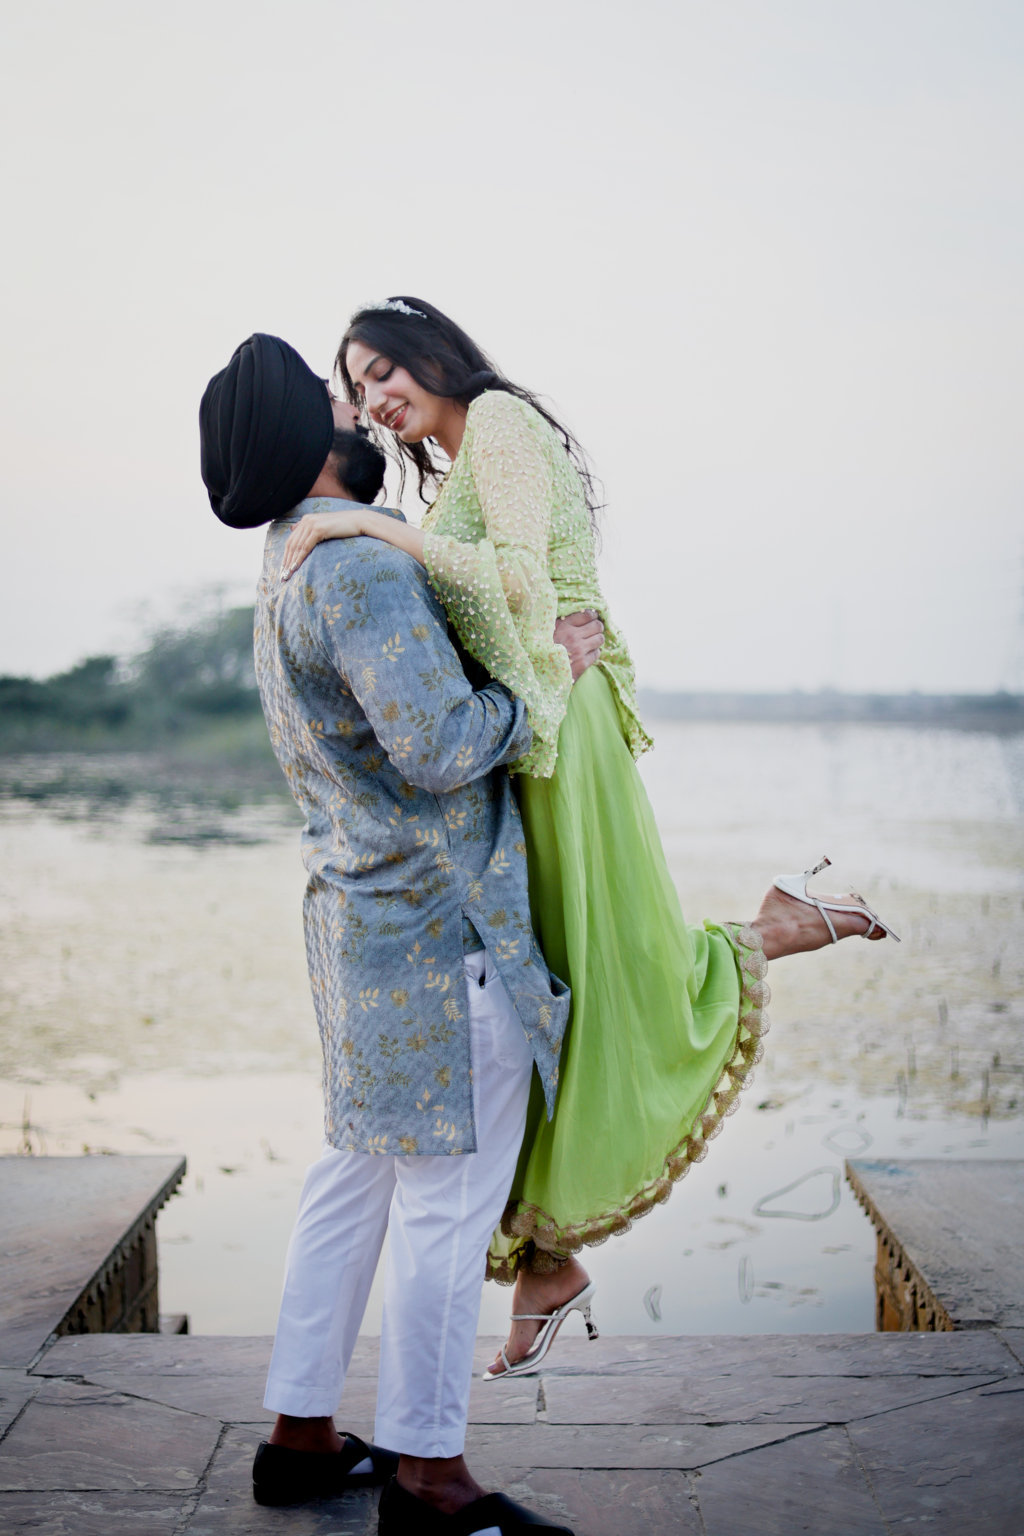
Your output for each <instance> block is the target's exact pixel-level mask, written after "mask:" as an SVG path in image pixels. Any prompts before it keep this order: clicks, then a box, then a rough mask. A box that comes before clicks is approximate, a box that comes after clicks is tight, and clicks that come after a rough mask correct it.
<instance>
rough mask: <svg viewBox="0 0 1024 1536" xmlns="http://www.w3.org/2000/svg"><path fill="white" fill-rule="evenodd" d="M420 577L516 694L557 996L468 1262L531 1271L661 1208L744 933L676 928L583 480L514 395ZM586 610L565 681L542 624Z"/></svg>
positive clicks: (488, 411)
mask: <svg viewBox="0 0 1024 1536" xmlns="http://www.w3.org/2000/svg"><path fill="white" fill-rule="evenodd" d="M423 529H424V534H425V538H424V560H425V563H426V567H427V572H428V574H429V576H430V579H431V582H432V583H433V585H434V587H435V588H436V590H437V592H438V593H439V595H440V597H441V599H442V601H443V603H444V605H445V608H446V609H447V611H448V614H449V617H450V618H451V621H452V623H453V625H454V627H455V630H456V632H457V633H458V635H459V638H460V639H461V641H462V643H463V644H464V645H465V647H466V649H467V650H468V651H470V653H471V654H472V655H473V656H475V657H476V659H477V660H478V661H479V662H480V663H481V664H482V665H483V666H485V667H486V668H487V670H488V672H490V674H491V675H492V676H493V677H495V678H497V679H498V680H499V681H500V682H502V683H504V684H505V685H506V687H508V688H509V689H510V690H511V691H512V692H513V693H516V694H518V695H519V697H521V698H522V699H523V700H524V702H525V703H526V705H527V708H528V710H529V714H530V721H531V724H532V726H533V733H534V734H533V744H532V747H531V750H530V752H529V753H528V754H527V755H526V756H525V757H523V758H521V759H520V760H519V762H518V763H516V764H515V769H516V771H517V775H518V777H517V780H516V785H517V789H518V791H519V796H520V804H521V807H522V813H523V828H524V835H525V841H526V852H527V859H528V864H529V876H530V905H531V910H532V915H533V921H534V927H535V929H536V932H537V937H538V938H539V940H540V943H541V947H542V949H543V950H544V954H545V957H546V959H547V961H548V964H549V965H550V967H551V969H552V970H553V971H555V973H556V974H558V975H559V976H561V977H562V978H563V979H564V980H565V981H568V983H569V985H570V987H571V988H572V1015H571V1020H570V1025H569V1030H568V1033H567V1035H566V1040H565V1044H564V1046H563V1049H562V1058H561V1063H560V1081H559V1089H558V1098H557V1101H556V1105H555V1113H554V1117H553V1118H552V1119H551V1120H550V1121H549V1120H547V1118H546V1116H545V1114H544V1109H543V1097H542V1095H541V1094H540V1091H539V1085H537V1084H535V1085H534V1086H535V1092H534V1094H533V1095H532V1096H531V1101H530V1112H529V1117H528V1122H527V1130H526V1136H525V1138H524V1141H523V1150H522V1153H521V1156H520V1160H519V1167H518V1170H517V1173H516V1178H515V1182H514V1184H513V1187H512V1192H511V1196H510V1199H509V1203H508V1206H507V1208H506V1211H505V1215H504V1217H503V1220H502V1227H501V1231H500V1232H499V1233H496V1234H495V1238H494V1241H493V1243H492V1245H491V1252H490V1255H489V1274H490V1276H491V1277H492V1278H495V1279H498V1280H505V1281H510V1280H512V1279H514V1277H515V1274H516V1271H517V1269H518V1267H519V1266H520V1265H523V1264H526V1265H528V1266H529V1267H530V1268H532V1269H534V1270H537V1271H544V1270H546V1269H549V1268H551V1267H552V1265H553V1264H555V1263H557V1262H558V1261H559V1260H560V1259H562V1258H564V1257H565V1256H566V1255H567V1254H569V1253H573V1252H575V1251H576V1250H577V1249H579V1248H580V1247H581V1246H583V1245H584V1244H589V1243H599V1242H603V1241H604V1240H605V1238H607V1237H609V1236H610V1235H611V1234H612V1233H614V1232H622V1231H625V1230H626V1229H627V1228H628V1227H629V1225H630V1224H631V1222H632V1221H633V1220H634V1219H635V1218H636V1217H637V1216H641V1215H644V1214H645V1213H646V1212H647V1211H649V1210H650V1209H651V1207H652V1206H653V1205H654V1204H656V1203H657V1202H658V1201H660V1200H664V1199H665V1198H666V1197H667V1196H668V1194H669V1192H670V1190H671V1187H672V1184H673V1183H674V1181H675V1180H677V1179H679V1178H681V1177H682V1175H683V1174H684V1173H686V1171H687V1169H688V1168H689V1166H690V1164H691V1163H693V1162H697V1161H699V1160H700V1159H701V1158H703V1156H704V1155H705V1152H706V1144H707V1141H708V1139H709V1137H711V1136H713V1135H714V1134H715V1132H716V1131H717V1130H718V1129H719V1128H720V1125H721V1120H722V1117H723V1116H724V1115H725V1114H727V1113H728V1112H729V1110H730V1109H731V1108H732V1107H733V1106H734V1104H735V1101H736V1098H737V1096H738V1094H739V1091H740V1088H741V1087H742V1084H743V1082H744V1080H745V1078H746V1077H747V1076H748V1074H749V1072H750V1070H751V1068H752V1066H753V1064H754V1062H755V1061H756V1060H757V1059H758V1058H759V1056H760V1051H761V1047H760V1044H759V1040H760V1036H761V1035H762V1034H763V1033H764V1030H765V1028H766V1023H765V1019H764V1004H765V1001H766V997H767V988H766V987H765V985H764V981H763V976H764V970H765V962H764V955H763V952H762V950H761V947H760V940H759V937H758V935H757V934H756V933H755V932H754V931H753V930H752V929H749V928H739V927H738V926H737V925H725V926H720V925H711V924H708V925H705V927H703V928H695V927H690V926H688V925H687V924H686V922H685V920H684V918H683V914H682V911H681V909H680V906H679V899H678V896H677V894H676V890H675V886H674V885H673V882H672V878H671V876H670V874H669V871H668V866H667V864H666V861H665V856H664V852H663V850H662V847H661V842H660V839H659V837H658V832H657V828H656V826H655V823H654V816H653V813H652V811H651V807H650V803H649V801H648V799H647V794H646V792H645V790H644V787H643V784H642V782H641V779H640V775H639V773H638V772H637V769H636V763H635V761H634V759H635V758H636V757H638V756H639V755H640V753H641V752H643V751H645V750H646V749H647V748H648V747H649V746H650V745H651V741H650V737H649V736H648V735H647V733H646V732H645V730H644V728H643V726H642V724H641V723H640V720H639V717H638V715H637V712H636V698H635V688H634V679H633V667H632V663H631V661H630V657H629V652H628V650H627V648H626V646H625V643H624V642H623V640H622V638H621V636H620V635H619V634H618V632H617V630H616V629H615V626H614V624H613V623H612V621H611V619H610V617H609V614H608V611H607V606H606V604H605V601H604V598H603V596H602V594H601V589H600V585H599V583H598V578H597V566H596V560H595V552H594V541H593V536H592V532H591V527H590V521H589V517H588V513H587V508H586V502H585V499H584V495H583V487H582V484H581V482H580V479H579V476H578V475H577V473H576V471H575V469H574V468H573V465H572V463H571V461H570V460H569V458H568V455H567V454H566V452H565V450H564V448H563V446H562V444H561V442H560V440H559V438H558V437H557V435H556V433H555V432H554V431H553V430H552V428H551V427H550V426H549V425H548V423H547V422H546V421H545V420H544V418H543V417H542V416H541V415H539V413H538V412H537V411H535V410H534V409H533V408H532V407H531V406H529V405H527V404H526V403H525V402H523V401H521V400H518V399H517V398H516V397H515V396H513V395H509V394H506V393H504V392H500V391H488V392H487V393H486V394H483V395H481V396H479V398H478V399H476V400H474V401H473V403H472V404H471V405H470V407H469V413H468V417H467V422H466V431H465V436H464V438H463V442H462V446H461V449H460V451H459V454H458V456H457V458H456V459H455V462H454V463H453V465H452V468H451V470H450V472H449V474H448V476H447V478H446V480H445V482H444V485H443V486H442V488H441V490H440V492H439V494H438V496H437V499H436V500H435V501H434V503H433V505H432V506H431V508H430V509H429V511H428V512H427V514H426V516H425V518H424V521H423ZM583 608H593V609H595V610H596V611H597V612H598V613H599V614H600V616H601V618H602V619H603V621H604V625H605V643H604V648H603V650H602V653H601V661H600V663H599V665H597V666H595V667H591V668H590V669H589V670H588V671H587V672H585V673H584V674H583V676H582V677H581V678H580V680H579V682H578V683H577V684H576V685H575V687H574V686H573V684H572V677H571V673H570V670H569V662H568V658H567V655H566V652H565V651H564V650H563V648H562V647H561V646H558V645H555V643H554V641H553V638H552V632H553V629H554V623H555V619H556V617H561V616H565V615H567V614H570V613H576V612H578V611H579V610H580V609H583Z"/></svg>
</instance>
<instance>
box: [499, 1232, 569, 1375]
mask: <svg viewBox="0 0 1024 1536" xmlns="http://www.w3.org/2000/svg"><path fill="white" fill-rule="evenodd" d="M589 1278H590V1276H589V1275H588V1274H587V1272H586V1270H585V1269H584V1268H583V1265H582V1264H581V1263H580V1261H579V1259H569V1261H568V1263H566V1264H560V1265H559V1266H558V1268H557V1269H556V1270H553V1271H552V1272H551V1274H549V1275H535V1274H534V1273H533V1272H532V1271H531V1270H528V1269H521V1270H520V1271H519V1274H518V1275H517V1276H516V1284H515V1290H514V1291H513V1292H512V1311H513V1312H543V1313H545V1314H547V1313H551V1312H554V1311H555V1310H556V1309H557V1308H558V1307H562V1306H564V1305H565V1303H566V1302H567V1301H571V1300H572V1298H573V1297H574V1296H578V1295H579V1293H580V1291H582V1289H583V1287H584V1286H585V1285H586V1284H587V1281H588V1280H589ZM543 1326H544V1325H543V1323H513V1324H512V1327H511V1330H510V1332H509V1336H508V1341H507V1343H506V1345H505V1353H506V1355H508V1358H509V1359H510V1360H511V1362H512V1363H513V1365H514V1364H515V1362H516V1361H517V1360H521V1359H522V1358H523V1356H524V1355H528V1354H529V1353H530V1350H531V1349H532V1348H533V1346H534V1342H535V1341H536V1338H537V1335H538V1333H540V1330H541V1328H542V1327H543ZM493 1369H494V1371H495V1372H497V1373H499V1374H500V1373H503V1372H504V1366H503V1365H502V1361H501V1355H500V1354H499V1355H498V1356H497V1358H496V1359H495V1361H494V1366H493Z"/></svg>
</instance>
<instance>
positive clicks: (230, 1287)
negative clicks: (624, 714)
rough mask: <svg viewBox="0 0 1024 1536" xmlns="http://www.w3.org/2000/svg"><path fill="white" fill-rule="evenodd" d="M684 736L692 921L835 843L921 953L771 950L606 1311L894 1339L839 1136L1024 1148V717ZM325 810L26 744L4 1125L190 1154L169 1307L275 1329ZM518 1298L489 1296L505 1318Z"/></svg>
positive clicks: (650, 1327)
mask: <svg viewBox="0 0 1024 1536" xmlns="http://www.w3.org/2000/svg"><path fill="white" fill-rule="evenodd" d="M656 733H657V736H658V741H659V748H658V751H657V752H656V753H655V754H654V755H653V756H652V757H651V758H649V759H647V760H646V761H645V765H644V772H645V776H646V778H647V782H648V785H649V788H650V791H651V795H652V799H653V801H654V805H655V810H656V813H657V816H658V821H659V825H660V826H661V828H662V831H663V834H664V836H665V838H666V843H667V846H668V848H669V852H670V858H671V861H672V867H673V872H674V874H675V876H676V880H677V883H678V885H679V888H680V891H681V893H682V895H683V900H684V905H685V906H686V908H687V910H688V913H689V915H690V917H691V919H692V920H698V919H700V918H702V917H704V916H708V917H714V916H726V917H743V916H744V915H746V914H749V913H750V912H752V911H754V910H755V909H756V905H757V902H758V901H759V899H760V895H761V892H762V890H763V888H764V886H765V884H766V883H767V879H768V878H769V877H770V876H771V875H773V874H775V873H777V872H779V871H782V870H790V869H796V868H798V867H803V866H805V865H807V864H808V863H810V862H812V861H813V860H815V859H816V858H817V857H818V856H820V854H821V853H822V852H825V851H827V852H828V853H829V854H830V855H831V857H832V858H833V860H834V861H835V864H836V866H837V873H838V875H839V877H840V878H842V877H843V876H848V877H849V878H850V880H851V882H853V883H854V884H855V885H857V886H861V887H863V888H865V889H866V892H867V893H869V894H870V895H871V896H872V897H874V898H875V900H876V902H877V904H878V906H879V907H880V909H881V910H882V912H883V915H884V916H886V917H887V919H891V921H892V922H893V924H894V926H895V927H896V928H897V931H899V932H901V934H902V935H903V938H904V943H903V945H902V946H900V947H899V948H898V949H897V948H896V947H895V946H891V945H877V946H876V945H866V944H855V943H850V944H844V945H842V946H840V947H839V948H837V949H836V950H830V951H828V952H827V953H823V954H822V955H820V956H817V957H813V958H807V957H799V958H797V959H794V960H790V961H787V962H782V963H779V964H777V965H775V966H773V967H772V977H771V982H772V990H773V994H774V1001H773V1005H772V1017H773V1030H772V1033H771V1035H770V1036H769V1039H768V1042H767V1055H766V1058H765V1061H764V1063H763V1064H762V1066H761V1067H760V1068H759V1069H758V1077H757V1080H756V1082H755V1083H754V1085H753V1087H752V1089H751V1090H749V1091H748V1093H747V1094H746V1096H745V1101H744V1103H743V1105H742V1107H741V1109H740V1112H739V1114H738V1115H736V1116H735V1117H732V1118H731V1119H730V1120H729V1122H728V1123H727V1125H726V1127H725V1129H724V1131H723V1134H722V1135H721V1136H720V1137H719V1138H717V1139H716V1140H715V1141H714V1142H713V1144H712V1146H711V1148H710V1152H709V1156H708V1159H707V1161H706V1162H705V1163H704V1164H702V1165H700V1166H698V1167H697V1168H695V1169H694V1170H693V1171H692V1172H691V1174H690V1175H689V1176H688V1177H687V1179H686V1180H685V1181H684V1182H683V1184H682V1185H681V1186H680V1188H679V1189H678V1190H677V1191H676V1192H675V1193H674V1195H673V1197H672V1199H671V1200H670V1201H669V1202H668V1204H667V1205H666V1206H664V1207H662V1208H659V1209H657V1210H655V1211H654V1212H653V1213H652V1214H651V1215H649V1216H648V1217H646V1218H645V1219H644V1220H643V1221H642V1222H640V1223H638V1224H637V1226H636V1227H635V1229H634V1231H633V1232H632V1233H631V1234H630V1235H629V1236H628V1237H627V1238H626V1239H625V1240H622V1241H613V1242H610V1243H608V1244H606V1245H604V1246H603V1247H602V1248H600V1249H596V1250H593V1251H592V1252H591V1254H590V1255H589V1256H588V1264H590V1267H591V1268H592V1271H593V1273H594V1276H595V1278H596V1279H597V1281H598V1283H599V1287H600V1292H599V1313H598V1321H599V1324H600V1326H601V1327H602V1329H603V1330H604V1331H606V1332H609V1333H615V1332H630V1333H643V1332H647V1333H669V1334H671V1333H677V1332H690V1331H708V1332H710V1331H719V1332H730V1331H736V1332H766V1331H794V1332H796V1331H818V1330H820V1331H846V1330H858V1329H870V1328H872V1327H873V1318H874V1297H873V1285H872V1266H873V1262H874V1238H873V1233H872V1230H871V1227H870V1224H869V1223H868V1221H867V1219H866V1217H865V1216H864V1215H863V1213H862V1212H861V1210H860V1208H859V1207H858V1206H857V1204H856V1202H855V1200H854V1199H853V1197H852V1194H851V1192H850V1190H849V1189H848V1187H847V1186H846V1184H845V1182H844V1181H843V1179H842V1166H843V1161H844V1159H845V1158H846V1157H850V1156H858V1155H863V1154H865V1153H866V1152H867V1151H868V1148H870V1155H871V1156H873V1157H876V1156H877V1157H890V1156H891V1157H899V1156H910V1155H913V1156H939V1155H947V1156H956V1157H976V1156H989V1157H994V1156H1018V1157H1019V1156H1022V1155H1024V1113H1022V1110H1024V1093H1022V1089H1024V1049H1022V1046H1021V1024H1022V1022H1024V1017H1022V1009H1021V1003H1020V999H1021V997H1022V995H1024V989H1022V985H1021V984H1022V981H1024V904H1022V898H1024V884H1022V876H1021V871H1022V868H1024V857H1022V855H1024V834H1022V822H1021V807H1022V805H1024V795H1022V785H1024V739H1021V738H1009V739H1008V738H998V737H986V736H982V735H975V736H970V735H966V734H960V733H954V732H939V731H929V730H909V729H908V730H904V729H900V728H892V727H886V728H873V727H863V726H838V727H827V728H820V727H814V726H799V727H781V726H742V725H717V726H705V725H684V724H661V725H660V726H658V728H657V732H656ZM298 825H299V817H298V813H297V812H296V811H295V809H294V807H293V805H292V802H291V800H290V798H289V797H288V796H287V792H286V791H285V790H284V788H283V786H280V787H279V786H278V784H277V783H276V782H274V783H272V784H271V783H267V782H266V781H263V782H259V783H252V784H250V783H248V782H247V781H246V780H245V778H244V777H242V776H239V775H237V774H234V773H223V772H222V773H220V774H219V776H218V774H217V773H216V772H215V771H213V770H212V769H211V770H207V769H206V768H205V767H203V768H202V770H201V771H199V772H198V773H197V772H195V771H194V769H193V770H186V769H184V768H182V767H181V766H180V765H179V766H174V765H169V764H163V763H159V762H155V761H154V760H153V759H151V758H148V757H145V756H141V755H140V756H135V757H130V758H125V757H119V758H112V757H108V758H68V757H58V756H54V757H48V758H39V759H33V760H26V759H21V760H20V761H19V760H12V759H8V760H6V761H5V760H0V1149H2V1150H3V1151H8V1152H14V1151H17V1150H19V1149H20V1150H29V1149H31V1150H32V1151H34V1152H49V1153H69V1152H70V1153H77V1152H80V1151H82V1149H83V1148H84V1147H87V1148H89V1149H90V1150H92V1151H106V1150H123V1151H136V1152H140V1151H155V1150H171V1151H176V1150H180V1151H183V1152H185V1153H187V1155H188V1158H189V1174H188V1177H187V1180H186V1186H185V1191H186V1192H185V1194H184V1196H183V1197H182V1198H179V1199H176V1200H175V1201H174V1202H172V1204H171V1206H170V1207H169V1208H168V1209H167V1210H166V1211H165V1212H164V1214H163V1215H162V1216H161V1218H160V1235H161V1287H162V1305H163V1307H164V1308H165V1310H169V1311H186V1312H188V1313H190V1315H191V1317H192V1319H193V1325H194V1326H195V1327H196V1328H197V1329H198V1330H199V1331H207V1332H256V1333H266V1332H269V1331H270V1330H271V1329H272V1327H273V1322H274V1315H275V1311H276V1304H277V1296H278V1292H279V1286H280V1276H281V1263H282V1258H283V1253H284V1247H285V1243H286V1240H287V1234H288V1230H289V1227H290V1223H291V1220H292V1216H293V1213H294V1206H295V1199H296V1193H297V1189H298V1186H299V1183H300V1180H301V1176H302V1172H303V1169H304V1167H305V1164H306V1163H307V1162H308V1161H309V1160H311V1159H312V1157H314V1156H315V1155H316V1152H317V1149H318V1144H319V1124H320V1116H319V1051H318V1046H317V1041H316V1034H315V1025H314V1022H313V1014H312V1007H311V1005H310V1002H309V996H308V986H307V981H306V976H305V960H304V951H303V942H302V929H301V911H300V907H301V897H302V890H303V885H304V879H305V877H304V871H303V868H302V865H301V861H300V859H299V856H298V839H297V829H298ZM837 1194H838V1197H837ZM243 1276H244V1285H243V1284H242V1283H241V1279H242V1277H243ZM508 1299H509V1298H508V1293H507V1292H504V1291H500V1290H498V1288H496V1287H489V1288H488V1290H487V1293H486V1295H485V1303H484V1310H483V1314H482V1319H481V1326H482V1327H483V1328H484V1329H485V1330H486V1331H489V1332H498V1331H500V1330H501V1328H502V1326H503V1319H504V1315H505V1313H506V1312H507V1310H508ZM377 1309H378V1303H377V1301H376V1299H374V1301H373V1302H372V1304H371V1310H370V1314H369V1318H368V1325H369V1326H370V1327H371V1328H372V1327H374V1326H375V1325H376V1322H377V1319H378V1318H379V1311H378V1310H377Z"/></svg>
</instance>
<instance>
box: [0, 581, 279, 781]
mask: <svg viewBox="0 0 1024 1536" xmlns="http://www.w3.org/2000/svg"><path fill="white" fill-rule="evenodd" d="M252 628H253V610H252V608H251V607H248V608H232V609H229V610H227V611H225V612H222V613H219V614H216V615H213V616H211V617H208V618H206V619H203V620H201V621H199V622H197V623H194V624H191V625H189V626H188V627H177V628H175V627H167V628H164V629H162V630H160V631H158V632H157V633H156V634H155V635H154V636H153V637H152V638H151V640H150V643H149V644H148V645H147V646H146V648H145V649H144V650H142V651H140V652H139V653H138V654H137V655H135V656H134V657H131V658H130V659H129V660H127V661H124V660H121V659H119V658H117V657H115V656H90V657H87V659H86V660H85V661H82V662H79V663H78V665H77V666H74V667H72V668H71V669H70V670H69V671H67V672H61V673H58V674H57V675H56V676H54V677H49V678H45V679H38V678H31V677H14V676H2V677H0V750H2V751H4V752H8V753H10V752H32V751H60V750H64V749H67V748H85V749H94V750H117V749H132V750H140V749H146V748H149V747H152V746H154V745H158V744H159V743H161V742H166V741H167V740H168V739H173V738H179V737H181V738H189V737H193V738H194V737H196V736H200V735H203V734H204V733H208V732H209V730H210V729H211V728H212V727H213V726H217V727H222V726H223V725H224V724H225V723H232V722H233V723H235V724H236V725H238V726H241V725H243V723H246V722H258V724H259V728H260V731H261V732H263V734H264V738H265V730H264V727H263V722H262V712H261V710H260V701H259V694H258V692H257V689H256V674H255V669H254V666H253V654H252ZM244 734H245V735H248V734H249V733H248V732H244ZM267 750H268V752H269V745H268V747H267Z"/></svg>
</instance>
